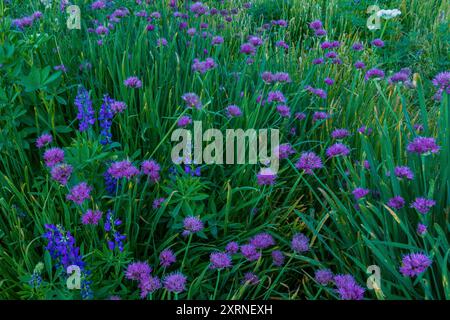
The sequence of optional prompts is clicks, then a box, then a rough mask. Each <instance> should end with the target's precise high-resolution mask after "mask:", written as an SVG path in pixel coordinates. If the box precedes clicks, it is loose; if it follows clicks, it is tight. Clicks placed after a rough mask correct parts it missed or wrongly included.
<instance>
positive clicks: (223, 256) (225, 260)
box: [209, 252, 232, 269]
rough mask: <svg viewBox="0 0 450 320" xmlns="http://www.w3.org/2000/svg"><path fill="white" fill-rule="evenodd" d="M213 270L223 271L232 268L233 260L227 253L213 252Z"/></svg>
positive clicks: (211, 266) (211, 260) (210, 258)
mask: <svg viewBox="0 0 450 320" xmlns="http://www.w3.org/2000/svg"><path fill="white" fill-rule="evenodd" d="M209 260H210V262H211V265H210V268H211V269H223V268H230V267H231V265H232V264H231V258H230V256H229V255H228V254H227V253H222V252H213V253H211V256H210V257H209Z"/></svg>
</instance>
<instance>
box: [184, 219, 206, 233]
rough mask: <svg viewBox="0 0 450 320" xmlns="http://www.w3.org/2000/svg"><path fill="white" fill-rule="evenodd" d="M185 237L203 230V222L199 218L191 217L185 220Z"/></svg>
mask: <svg viewBox="0 0 450 320" xmlns="http://www.w3.org/2000/svg"><path fill="white" fill-rule="evenodd" d="M183 226H184V232H183V234H184V235H189V234H191V233H196V232H199V231H202V230H203V222H202V220H200V219H199V218H198V217H194V216H189V217H186V218H184V220H183Z"/></svg>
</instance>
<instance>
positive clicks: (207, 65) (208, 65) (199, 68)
mask: <svg viewBox="0 0 450 320" xmlns="http://www.w3.org/2000/svg"><path fill="white" fill-rule="evenodd" d="M215 67H217V64H216V62H215V61H214V59H212V58H206V60H205V61H200V60H199V59H194V61H193V63H192V71H194V72H195V71H196V72H199V73H201V74H204V73H206V72H207V71H208V70H211V69H214V68H215Z"/></svg>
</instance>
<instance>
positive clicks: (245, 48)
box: [240, 43, 256, 56]
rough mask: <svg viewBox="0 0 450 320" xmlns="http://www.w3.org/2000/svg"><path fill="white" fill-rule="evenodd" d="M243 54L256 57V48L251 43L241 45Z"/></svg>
mask: <svg viewBox="0 0 450 320" xmlns="http://www.w3.org/2000/svg"><path fill="white" fill-rule="evenodd" d="M240 52H241V53H243V54H246V55H251V56H254V55H255V53H256V47H255V46H254V45H252V44H251V43H244V44H242V45H241V51H240Z"/></svg>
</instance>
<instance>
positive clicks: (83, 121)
mask: <svg viewBox="0 0 450 320" xmlns="http://www.w3.org/2000/svg"><path fill="white" fill-rule="evenodd" d="M75 105H76V106H77V108H78V114H77V119H78V120H79V121H80V124H79V127H78V128H79V130H80V132H83V131H86V130H88V129H89V128H90V127H91V126H92V125H93V124H94V123H95V111H94V109H93V108H92V101H91V100H90V99H89V92H88V91H87V90H86V88H84V87H83V86H80V87H79V88H78V93H77V96H76V97H75Z"/></svg>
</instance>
